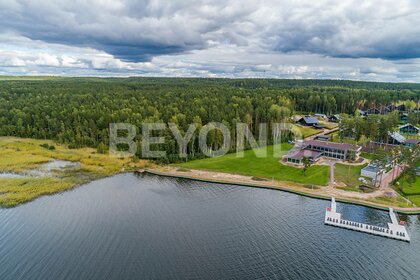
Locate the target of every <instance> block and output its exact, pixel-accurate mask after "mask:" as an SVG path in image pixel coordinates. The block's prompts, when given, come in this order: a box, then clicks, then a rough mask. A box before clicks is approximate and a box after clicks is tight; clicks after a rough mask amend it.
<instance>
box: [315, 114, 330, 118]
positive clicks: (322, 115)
mask: <svg viewBox="0 0 420 280" xmlns="http://www.w3.org/2000/svg"><path fill="white" fill-rule="evenodd" d="M314 116H315V117H317V118H322V119H327V115H325V114H315V115H314Z"/></svg>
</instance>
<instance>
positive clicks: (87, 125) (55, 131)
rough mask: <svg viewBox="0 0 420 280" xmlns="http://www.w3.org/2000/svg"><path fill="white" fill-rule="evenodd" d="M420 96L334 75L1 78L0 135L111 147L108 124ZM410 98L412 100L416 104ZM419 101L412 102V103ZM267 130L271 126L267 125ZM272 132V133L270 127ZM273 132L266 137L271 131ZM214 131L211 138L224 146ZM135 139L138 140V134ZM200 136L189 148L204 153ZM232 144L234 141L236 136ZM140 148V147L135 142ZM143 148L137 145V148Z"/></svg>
mask: <svg viewBox="0 0 420 280" xmlns="http://www.w3.org/2000/svg"><path fill="white" fill-rule="evenodd" d="M408 100H411V101H414V102H418V100H420V85H419V84H393V83H370V82H353V81H335V80H277V79H199V78H197V79H195V78H106V79H105V78H44V79H39V80H37V79H30V80H29V79H22V78H21V79H13V78H10V79H0V135H7V136H19V137H29V138H39V139H53V140H56V141H59V142H61V143H66V144H69V146H70V147H83V146H90V147H99V149H100V150H105V147H107V145H108V136H109V130H108V129H109V128H108V127H109V124H110V123H118V122H125V123H131V124H133V125H135V126H136V127H139V128H140V127H141V124H142V123H143V122H164V123H168V122H172V123H175V124H177V125H178V127H179V128H180V130H181V131H186V130H187V129H188V125H189V124H190V123H195V124H196V125H197V126H198V127H200V126H202V125H205V124H207V123H209V122H222V123H224V124H226V125H227V126H229V127H230V128H231V130H232V137H233V139H234V130H235V126H236V123H238V122H243V123H246V124H248V126H249V128H250V129H251V131H252V132H253V133H254V134H255V135H258V126H257V125H256V124H258V123H261V122H265V123H269V124H271V123H274V122H280V121H282V120H287V119H289V118H290V117H291V116H292V115H293V114H294V113H295V112H299V113H325V114H334V113H347V114H353V113H354V112H355V111H356V110H357V109H367V108H371V107H377V106H380V105H389V104H391V103H397V102H401V101H408ZM414 102H412V103H414ZM414 104H415V103H414ZM269 129H272V127H271V126H269ZM270 134H271V132H270ZM270 134H269V135H270ZM161 135H164V136H166V138H167V140H166V144H165V145H163V147H162V148H164V149H165V150H166V151H167V154H168V157H167V158H166V160H167V161H176V160H177V157H176V156H175V154H177V152H178V147H177V145H176V141H175V139H174V137H173V136H172V133H171V132H170V131H169V129H168V130H167V131H165V132H161ZM222 140H223V139H222V137H220V135H219V134H218V132H217V131H214V133H213V134H210V135H209V139H208V141H209V144H210V145H211V146H212V147H213V148H214V149H217V148H218V147H220V146H221V145H222ZM137 141H139V142H140V141H141V135H140V134H139V135H138V139H137ZM196 142H197V141H192V143H191V145H190V146H189V148H188V154H189V155H190V157H200V156H201V155H200V154H199V152H198V144H197V143H196ZM233 143H235V142H234V141H233ZM138 146H139V148H140V145H138ZM139 154H140V151H139Z"/></svg>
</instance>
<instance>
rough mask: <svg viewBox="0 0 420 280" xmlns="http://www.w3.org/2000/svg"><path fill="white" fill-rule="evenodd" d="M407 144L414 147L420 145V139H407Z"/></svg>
mask: <svg viewBox="0 0 420 280" xmlns="http://www.w3.org/2000/svg"><path fill="white" fill-rule="evenodd" d="M405 145H406V146H407V147H414V146H419V145H420V139H414V138H413V139H407V140H406V141H405Z"/></svg>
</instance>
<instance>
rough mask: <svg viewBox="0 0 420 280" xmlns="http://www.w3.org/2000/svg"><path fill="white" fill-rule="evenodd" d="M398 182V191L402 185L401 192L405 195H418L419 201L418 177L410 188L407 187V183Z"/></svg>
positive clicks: (419, 182) (419, 178) (419, 179)
mask: <svg viewBox="0 0 420 280" xmlns="http://www.w3.org/2000/svg"><path fill="white" fill-rule="evenodd" d="M398 182H399V184H400V185H399V186H398V188H399V189H400V190H401V185H403V188H402V190H401V191H402V192H403V193H404V194H405V195H419V199H420V176H417V180H416V182H415V183H414V184H413V185H412V186H411V187H409V186H408V183H407V182H403V180H402V179H400V180H398Z"/></svg>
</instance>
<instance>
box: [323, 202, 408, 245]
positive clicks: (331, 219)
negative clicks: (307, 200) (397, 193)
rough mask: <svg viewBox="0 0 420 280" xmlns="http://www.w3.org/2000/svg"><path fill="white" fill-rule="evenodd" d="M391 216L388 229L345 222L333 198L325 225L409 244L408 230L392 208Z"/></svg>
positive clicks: (326, 215)
mask: <svg viewBox="0 0 420 280" xmlns="http://www.w3.org/2000/svg"><path fill="white" fill-rule="evenodd" d="M389 216H390V218H391V223H388V228H384V227H379V226H374V225H368V224H363V223H358V222H354V221H349V220H344V219H342V218H341V214H340V213H338V212H337V205H336V202H335V198H332V200H331V207H330V208H327V210H326V211H325V221H324V223H325V224H327V225H330V226H336V227H341V228H345V229H351V230H355V231H360V232H365V233H370V234H374V235H379V236H383V237H388V238H393V239H397V240H402V241H407V242H409V241H410V236H409V235H408V232H407V229H406V228H405V226H404V225H401V224H399V223H398V219H397V217H396V215H395V213H394V210H393V209H392V208H389Z"/></svg>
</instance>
